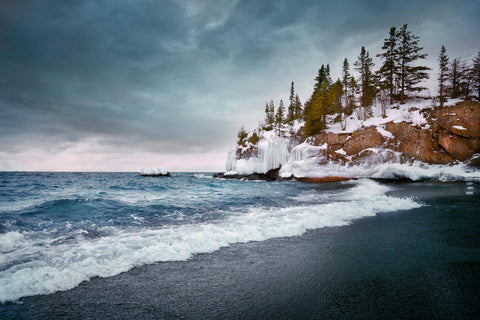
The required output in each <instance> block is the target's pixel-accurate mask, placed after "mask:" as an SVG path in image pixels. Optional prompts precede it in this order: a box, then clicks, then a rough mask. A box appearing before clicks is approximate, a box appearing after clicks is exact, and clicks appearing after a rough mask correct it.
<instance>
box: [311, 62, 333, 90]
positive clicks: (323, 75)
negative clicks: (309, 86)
mask: <svg viewBox="0 0 480 320" xmlns="http://www.w3.org/2000/svg"><path fill="white" fill-rule="evenodd" d="M329 69H330V68H329ZM325 79H326V71H325V67H324V65H323V64H322V66H321V67H320V69H318V75H317V77H316V78H315V86H314V88H313V92H315V91H317V90H320V86H321V85H322V82H323V81H324V80H325Z"/></svg>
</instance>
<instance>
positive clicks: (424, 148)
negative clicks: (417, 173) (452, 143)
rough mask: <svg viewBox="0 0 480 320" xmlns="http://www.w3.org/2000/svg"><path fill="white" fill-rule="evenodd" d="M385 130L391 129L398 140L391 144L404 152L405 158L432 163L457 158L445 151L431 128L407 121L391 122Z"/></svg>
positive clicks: (445, 161) (446, 161) (406, 159)
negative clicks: (413, 124)
mask: <svg viewBox="0 0 480 320" xmlns="http://www.w3.org/2000/svg"><path fill="white" fill-rule="evenodd" d="M385 130H387V131H390V132H391V133H392V134H393V135H394V136H395V140H397V144H396V145H395V144H394V145H393V146H391V147H392V148H393V149H394V150H396V151H400V152H402V154H403V158H404V159H403V160H404V161H408V160H412V159H413V160H420V161H423V162H427V163H430V164H447V163H450V162H452V161H454V160H455V159H454V158H453V157H452V156H451V155H449V154H447V153H445V152H443V151H442V150H441V149H440V147H439V145H438V142H437V139H436V138H435V134H434V132H433V131H432V130H430V129H422V128H419V127H415V126H411V125H410V124H409V123H407V122H404V121H403V122H400V123H394V122H389V123H387V124H386V125H385Z"/></svg>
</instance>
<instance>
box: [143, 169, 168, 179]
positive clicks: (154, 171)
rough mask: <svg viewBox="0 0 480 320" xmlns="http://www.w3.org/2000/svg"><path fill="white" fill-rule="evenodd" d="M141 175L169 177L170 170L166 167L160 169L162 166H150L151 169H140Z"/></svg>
mask: <svg viewBox="0 0 480 320" xmlns="http://www.w3.org/2000/svg"><path fill="white" fill-rule="evenodd" d="M140 175H142V176H149V177H169V176H170V172H168V171H167V170H165V169H160V168H150V169H144V168H142V169H141V170H140Z"/></svg>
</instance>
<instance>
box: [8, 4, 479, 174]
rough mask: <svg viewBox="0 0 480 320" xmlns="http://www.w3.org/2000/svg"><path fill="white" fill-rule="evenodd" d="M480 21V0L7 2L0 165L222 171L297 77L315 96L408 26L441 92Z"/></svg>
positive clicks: (472, 45) (470, 47)
mask: <svg viewBox="0 0 480 320" xmlns="http://www.w3.org/2000/svg"><path fill="white" fill-rule="evenodd" d="M478 17H480V2H479V1H478V0H471V1H468V0H465V1H462V0H456V1H420V0H414V1H413V0H404V1H383V0H359V1H344V0H340V1H318V0H317V1H307V0H300V1H292V0H276V1H261V0H253V1H240V0H237V1H234V0H232V1H230V0H218V1H196V0H178V1H154V0H148V1H147V0H137V1H126V0H111V1H108V0H104V1H100V0H97V1H93V0H50V1H43V0H32V1H27V0H3V1H1V2H0V171H9V170H21V171H23V170H27V171H139V170H140V169H141V168H156V167H159V168H165V169H167V170H170V171H223V170H224V164H225V160H226V157H227V152H228V150H229V149H231V148H233V147H234V145H235V140H236V134H237V132H238V130H239V129H240V127H241V126H242V125H245V127H246V128H249V129H253V128H254V127H256V126H257V125H258V124H259V121H260V120H261V119H262V118H263V117H264V108H265V102H266V101H269V100H270V99H273V100H274V101H275V104H276V105H278V101H279V100H280V99H283V100H284V101H286V100H287V99H288V96H289V89H290V83H291V81H295V87H296V90H297V92H298V93H299V95H300V99H301V101H302V102H304V101H305V100H306V99H308V98H309V96H310V95H311V92H312V90H313V85H314V78H315V76H316V73H317V71H318V69H319V67H320V65H321V64H327V63H329V64H330V66H331V69H332V74H333V78H336V77H338V76H339V74H340V68H341V64H342V62H343V59H344V58H348V60H349V61H350V63H351V64H352V63H353V61H354V60H355V59H356V57H357V56H358V54H359V52H360V48H361V46H365V48H366V49H367V50H368V51H369V52H370V55H371V56H375V55H376V54H377V53H380V52H381V46H382V42H383V39H384V38H386V37H387V35H388V31H389V29H390V27H391V26H396V27H401V26H402V25H403V24H408V28H409V30H410V31H411V32H412V33H413V34H415V35H418V36H419V37H420V45H421V46H423V47H424V52H425V53H428V55H429V56H428V59H427V61H426V62H425V63H426V64H427V65H429V66H431V67H432V68H433V70H432V71H431V78H432V81H431V83H430V87H431V88H432V90H435V89H434V87H435V79H436V77H437V69H438V68H437V56H438V53H439V51H440V47H441V45H445V47H446V48H447V54H448V55H449V56H450V57H451V58H452V59H453V58H454V57H460V58H464V59H467V60H468V59H471V58H473V57H474V56H476V54H477V53H478V51H479V50H480V19H479V18H478ZM374 62H376V63H377V65H376V67H378V64H379V63H380V61H379V60H378V59H375V60H374Z"/></svg>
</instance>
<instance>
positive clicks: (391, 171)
mask: <svg viewBox="0 0 480 320" xmlns="http://www.w3.org/2000/svg"><path fill="white" fill-rule="evenodd" d="M319 150H320V147H315V146H311V145H309V144H308V143H307V142H304V143H302V144H299V145H298V146H296V147H295V148H293V149H292V152H291V155H290V159H289V161H288V162H287V163H286V164H284V165H283V166H282V168H281V169H280V171H279V175H280V176H281V177H290V176H291V175H294V176H295V177H329V176H342V177H349V178H380V179H400V178H405V179H410V180H413V181H421V180H439V181H477V182H480V170H478V169H476V168H471V167H468V166H467V165H465V164H463V163H460V164H456V165H433V164H432V165H429V164H426V163H423V162H419V161H416V162H413V163H400V153H398V152H393V151H391V150H388V149H383V148H369V149H367V150H369V151H371V155H370V156H368V157H366V158H365V159H363V161H362V162H359V163H356V164H352V163H347V164H342V163H340V162H335V161H330V162H328V161H327V159H326V157H325V154H323V153H321V152H319ZM325 162H326V163H325ZM319 163H325V164H321V165H320V164H319Z"/></svg>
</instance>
